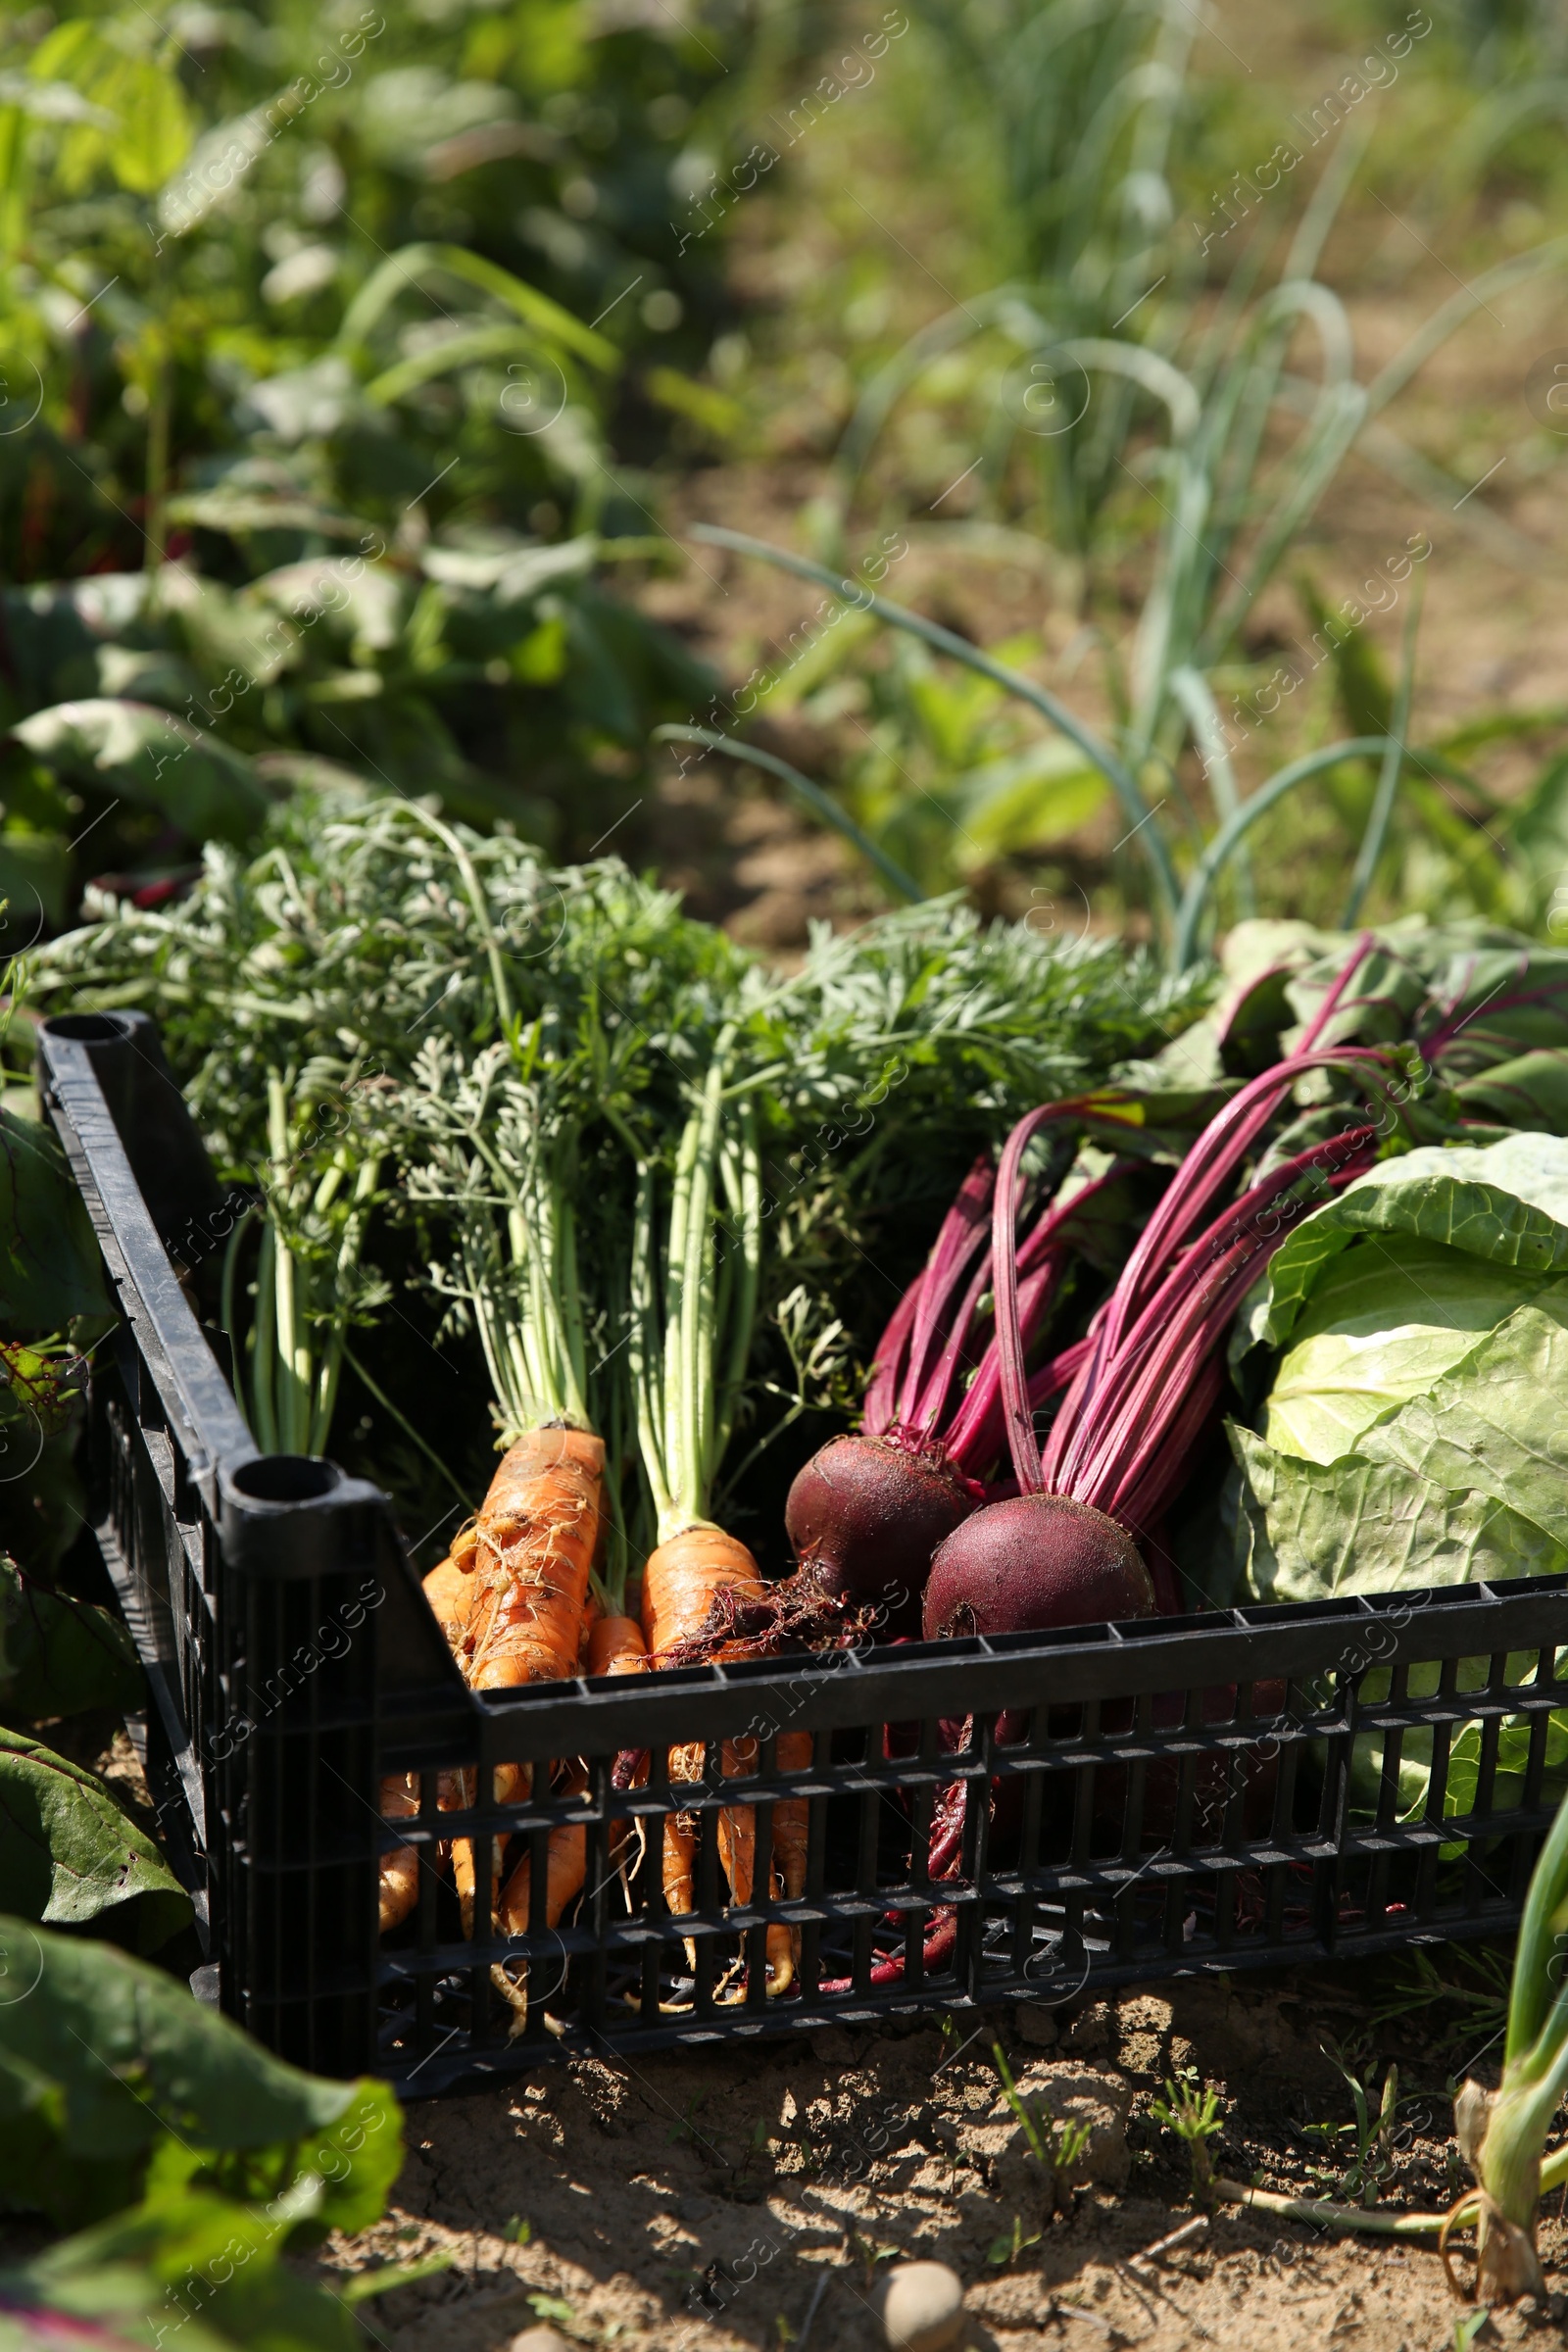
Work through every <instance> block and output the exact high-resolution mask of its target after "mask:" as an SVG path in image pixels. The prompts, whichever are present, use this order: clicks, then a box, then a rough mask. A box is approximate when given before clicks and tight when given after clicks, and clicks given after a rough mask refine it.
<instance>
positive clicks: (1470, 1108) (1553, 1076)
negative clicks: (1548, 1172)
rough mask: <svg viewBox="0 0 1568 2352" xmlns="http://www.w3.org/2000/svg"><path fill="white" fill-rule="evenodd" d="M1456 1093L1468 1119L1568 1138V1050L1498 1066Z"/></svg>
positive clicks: (1548, 1049)
mask: <svg viewBox="0 0 1568 2352" xmlns="http://www.w3.org/2000/svg"><path fill="white" fill-rule="evenodd" d="M1456 1092H1457V1094H1458V1097H1459V1100H1460V1102H1461V1103H1462V1104H1463V1106H1464V1110H1465V1114H1466V1116H1467V1117H1469V1118H1472V1119H1493V1120H1495V1122H1496V1124H1497V1125H1498V1126H1499V1127H1518V1128H1524V1127H1533V1128H1535V1129H1537V1130H1538V1131H1539V1132H1540V1133H1542V1134H1544V1135H1568V1046H1540V1047H1538V1048H1537V1049H1536V1051H1535V1052H1534V1053H1532V1054H1518V1055H1516V1056H1515V1058H1514V1059H1513V1060H1512V1061H1501V1062H1498V1063H1497V1064H1496V1065H1495V1067H1494V1068H1493V1069H1490V1070H1486V1071H1483V1072H1482V1073H1481V1075H1480V1076H1478V1077H1475V1078H1466V1079H1465V1080H1464V1081H1463V1082H1462V1083H1461V1084H1460V1086H1459V1087H1458V1088H1457V1089H1456Z"/></svg>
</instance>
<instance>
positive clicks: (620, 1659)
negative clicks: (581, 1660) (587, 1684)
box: [588, 1617, 648, 1674]
mask: <svg viewBox="0 0 1568 2352" xmlns="http://www.w3.org/2000/svg"><path fill="white" fill-rule="evenodd" d="M647 1663H648V1644H647V1642H645V1641H644V1640H643V1629H642V1627H641V1626H640V1625H639V1624H638V1622H637V1620H636V1618H635V1617H598V1618H596V1619H595V1620H594V1624H593V1629H592V1631H591V1632H590V1634H589V1636H588V1671H589V1673H590V1674H641V1672H642V1670H643V1668H644V1667H645V1666H646V1665H647Z"/></svg>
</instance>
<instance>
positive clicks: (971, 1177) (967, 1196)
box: [899, 1156, 996, 1428]
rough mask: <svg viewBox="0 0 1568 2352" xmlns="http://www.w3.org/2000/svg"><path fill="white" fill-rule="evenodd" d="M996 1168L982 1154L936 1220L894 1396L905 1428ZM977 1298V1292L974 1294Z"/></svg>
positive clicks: (980, 1229)
mask: <svg viewBox="0 0 1568 2352" xmlns="http://www.w3.org/2000/svg"><path fill="white" fill-rule="evenodd" d="M995 1182H996V1173H995V1170H994V1169H993V1168H992V1165H991V1161H990V1158H989V1157H988V1156H982V1157H981V1158H979V1159H977V1160H976V1161H975V1163H974V1166H973V1167H972V1168H971V1169H970V1170H969V1173H968V1175H967V1176H966V1177H965V1178H964V1180H963V1182H962V1184H961V1185H960V1186H959V1187H958V1197H957V1199H956V1201H954V1203H953V1206H952V1207H951V1208H950V1209H949V1211H948V1213H947V1215H946V1216H945V1217H944V1218H943V1220H942V1225H941V1229H940V1231H939V1232H938V1234H937V1238H936V1242H935V1245H934V1247H933V1249H932V1251H931V1255H930V1257H929V1258H928V1259H927V1260H926V1266H925V1272H924V1275H923V1276H922V1278H921V1283H920V1299H919V1304H918V1306H917V1307H916V1309H915V1317H914V1326H913V1329H912V1331H911V1333H910V1335H909V1360H908V1364H907V1369H906V1371H905V1376H904V1386H903V1389H902V1391H901V1394H900V1397H899V1419H900V1420H901V1421H903V1422H904V1423H906V1424H907V1426H908V1427H910V1428H917V1427H918V1426H919V1424H920V1410H919V1398H920V1396H921V1393H922V1391H923V1390H924V1389H925V1387H926V1385H927V1383H928V1381H929V1380H930V1377H931V1371H932V1364H933V1359H934V1357H935V1356H937V1355H938V1354H940V1352H941V1350H942V1347H943V1344H944V1343H945V1342H946V1340H947V1337H948V1330H949V1325H950V1322H951V1321H952V1319H953V1299H954V1294H955V1292H956V1290H957V1287H958V1284H959V1283H960V1282H961V1281H962V1279H963V1275H964V1271H965V1269H966V1268H967V1266H968V1264H969V1260H970V1259H971V1258H972V1257H973V1255H974V1253H975V1251H976V1250H978V1249H979V1248H980V1247H981V1245H982V1243H983V1242H984V1240H985V1237H986V1227H987V1224H988V1222H989V1218H988V1211H989V1209H990V1207H991V1190H992V1186H993V1185H994V1184H995ZM975 1296H976V1298H978V1296H979V1294H978V1292H976V1293H975Z"/></svg>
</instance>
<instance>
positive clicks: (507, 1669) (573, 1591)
mask: <svg viewBox="0 0 1568 2352" xmlns="http://www.w3.org/2000/svg"><path fill="white" fill-rule="evenodd" d="M604 1469H605V1442H604V1440H603V1438H596V1437H594V1436H592V1435H591V1433H590V1432H589V1431H587V1430H585V1429H535V1430H530V1431H529V1432H528V1434H527V1435H526V1436H525V1437H522V1438H519V1439H518V1440H517V1443H516V1444H515V1446H513V1447H512V1449H511V1451H510V1452H509V1453H508V1454H506V1456H505V1457H504V1458H503V1460H502V1463H501V1467H500V1468H499V1470H497V1472H496V1474H495V1477H494V1478H493V1479H492V1480H491V1482H490V1492H489V1494H488V1495H486V1496H485V1498H484V1506H483V1508H482V1509H481V1511H480V1513H479V1517H478V1522H477V1532H478V1544H477V1554H478V1556H477V1563H476V1565H475V1568H474V1572H473V1573H474V1576H475V1578H476V1579H477V1580H478V1584H479V1591H478V1593H476V1594H475V1598H474V1604H473V1607H472V1608H471V1609H470V1611H469V1623H470V1625H471V1627H472V1629H473V1664H472V1667H471V1669H470V1671H469V1676H468V1680H469V1681H470V1683H471V1684H472V1685H473V1688H474V1689H475V1690H476V1691H507V1690H512V1689H514V1688H515V1687H516V1685H518V1684H520V1683H544V1682H557V1681H564V1680H565V1679H567V1678H568V1677H570V1676H571V1675H574V1674H575V1673H576V1671H577V1644H578V1637H579V1633H580V1630H581V1626H582V1615H583V1610H584V1608H585V1607H586V1605H587V1600H588V1575H589V1571H590V1569H591V1568H592V1566H593V1562H594V1553H595V1550H596V1548H597V1546H598V1544H599V1537H600V1529H601V1524H602V1522H601V1513H600V1497H601V1488H602V1485H603V1480H604Z"/></svg>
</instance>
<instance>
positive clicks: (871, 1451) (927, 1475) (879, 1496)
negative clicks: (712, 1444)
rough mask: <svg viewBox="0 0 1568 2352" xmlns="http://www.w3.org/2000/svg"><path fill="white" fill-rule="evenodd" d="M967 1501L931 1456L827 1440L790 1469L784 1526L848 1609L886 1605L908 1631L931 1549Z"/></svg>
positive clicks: (876, 1441) (811, 1571)
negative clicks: (795, 1469)
mask: <svg viewBox="0 0 1568 2352" xmlns="http://www.w3.org/2000/svg"><path fill="white" fill-rule="evenodd" d="M974 1508H975V1501H974V1497H973V1496H972V1495H970V1494H969V1493H968V1492H967V1490H966V1488H965V1486H964V1485H963V1482H962V1481H961V1480H960V1479H959V1477H958V1475H957V1473H956V1471H955V1470H953V1469H951V1468H949V1467H948V1466H947V1465H946V1464H945V1463H944V1462H943V1461H942V1460H941V1459H940V1458H939V1457H938V1458H933V1457H932V1456H930V1455H928V1454H921V1453H916V1452H913V1451H912V1450H910V1449H909V1448H908V1447H907V1446H898V1445H893V1444H890V1443H889V1442H888V1441H887V1440H886V1439H884V1438H866V1437H848V1438H834V1439H833V1440H832V1441H831V1442H830V1443H829V1444H828V1445H826V1446H823V1447H822V1448H821V1450H820V1452H817V1453H814V1454H812V1456H811V1458H810V1460H809V1462H808V1463H807V1465H806V1467H805V1469H804V1470H802V1471H801V1472H800V1473H799V1474H798V1475H797V1477H796V1480H795V1484H794V1485H793V1486H792V1487H791V1489H790V1492H789V1500H788V1501H787V1502H786V1504H785V1506H784V1525H785V1527H786V1529H787V1530H788V1531H789V1539H790V1542H791V1543H792V1544H794V1546H795V1551H796V1556H797V1557H798V1559H799V1560H800V1563H801V1566H802V1569H803V1570H804V1571H805V1573H806V1574H807V1575H809V1577H810V1578H811V1579H812V1581H813V1582H814V1583H815V1584H817V1585H818V1586H819V1587H820V1589H821V1590H822V1591H823V1592H824V1593H829V1594H830V1595H831V1596H832V1597H833V1598H834V1599H835V1600H842V1601H844V1602H845V1603H846V1604H848V1605H849V1606H851V1607H858V1606H870V1607H878V1608H886V1609H889V1610H890V1611H892V1612H893V1613H894V1614H895V1616H898V1617H901V1618H909V1619H910V1620H911V1625H910V1630H912V1613H913V1611H914V1610H915V1609H916V1608H917V1607H918V1604H919V1597H920V1590H921V1587H922V1586H923V1585H924V1583H925V1575H926V1569H927V1568H928V1566H929V1565H930V1561H931V1555H932V1553H933V1552H934V1551H935V1550H936V1548H937V1545H938V1544H941V1543H943V1542H944V1541H945V1540H946V1538H948V1537H949V1536H951V1535H952V1533H953V1531H954V1529H955V1528H956V1527H957V1526H959V1525H960V1523H961V1522H962V1521H963V1520H965V1519H967V1518H968V1517H969V1515H970V1513H971V1512H972V1511H973V1510H974ZM895 1630H903V1628H902V1626H899V1627H896V1628H895Z"/></svg>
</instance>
